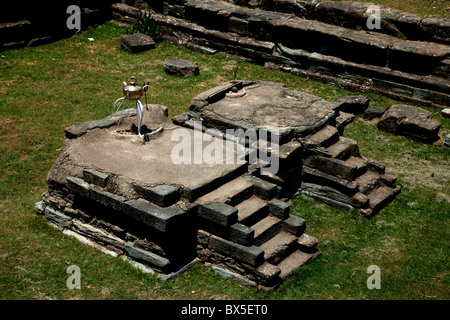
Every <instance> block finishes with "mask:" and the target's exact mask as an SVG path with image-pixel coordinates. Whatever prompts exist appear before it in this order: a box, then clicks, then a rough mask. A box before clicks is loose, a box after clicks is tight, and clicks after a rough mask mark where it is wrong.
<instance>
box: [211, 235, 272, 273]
mask: <svg viewBox="0 0 450 320" xmlns="http://www.w3.org/2000/svg"><path fill="white" fill-rule="evenodd" d="M209 248H210V249H212V250H215V251H217V252H219V253H221V254H224V255H226V256H229V257H231V258H234V259H237V260H239V261H242V262H245V263H248V264H249V265H251V266H259V265H260V264H261V263H262V262H263V261H264V251H263V250H262V249H261V248H259V247H256V246H250V247H246V246H242V245H239V244H236V243H233V242H231V241H228V240H225V239H222V238H219V237H217V236H214V235H211V237H210V239H209Z"/></svg>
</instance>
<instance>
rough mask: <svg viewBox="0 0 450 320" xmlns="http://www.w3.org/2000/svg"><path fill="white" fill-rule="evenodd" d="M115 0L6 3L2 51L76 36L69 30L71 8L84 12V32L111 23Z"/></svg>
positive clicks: (0, 28) (0, 16)
mask: <svg viewBox="0 0 450 320" xmlns="http://www.w3.org/2000/svg"><path fill="white" fill-rule="evenodd" d="M113 2H115V1H111V0H101V1H67V0H64V1H58V2H57V3H46V2H38V1H34V2H31V3H30V4H27V5H22V4H21V3H17V2H16V3H5V4H2V10H1V11H2V12H1V13H0V51H3V50H8V49H14V48H20V47H26V46H37V45H41V44H45V43H49V42H53V41H56V40H59V39H62V38H66V37H70V36H72V35H74V34H75V33H76V32H77V31H78V30H77V29H73V30H70V29H68V28H67V25H66V22H67V19H68V18H69V16H70V14H68V13H67V8H68V7H69V6H70V5H78V6H79V7H80V9H81V30H86V29H87V28H88V27H92V26H95V25H101V24H103V23H105V22H106V21H109V20H111V3H113Z"/></svg>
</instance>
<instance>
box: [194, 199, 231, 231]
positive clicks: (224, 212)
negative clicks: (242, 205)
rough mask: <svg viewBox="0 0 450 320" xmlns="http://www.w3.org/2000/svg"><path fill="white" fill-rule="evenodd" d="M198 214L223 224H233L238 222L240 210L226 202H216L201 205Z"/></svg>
mask: <svg viewBox="0 0 450 320" xmlns="http://www.w3.org/2000/svg"><path fill="white" fill-rule="evenodd" d="M197 216H199V217H201V218H204V219H207V220H209V221H211V222H213V223H217V224H219V225H221V226H231V225H232V224H234V223H235V222H237V217H238V211H237V209H236V208H235V207H232V206H230V205H228V204H226V203H222V202H215V203H209V204H203V205H199V206H198V208H197Z"/></svg>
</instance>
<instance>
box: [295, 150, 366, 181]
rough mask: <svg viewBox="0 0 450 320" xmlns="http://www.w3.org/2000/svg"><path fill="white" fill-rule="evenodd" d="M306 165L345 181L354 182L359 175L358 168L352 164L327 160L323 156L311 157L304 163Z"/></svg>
mask: <svg viewBox="0 0 450 320" xmlns="http://www.w3.org/2000/svg"><path fill="white" fill-rule="evenodd" d="M303 164H304V165H306V166H308V167H311V168H313V169H317V170H319V171H322V172H325V173H327V174H330V175H335V176H338V177H340V178H343V179H347V180H353V179H354V178H355V177H356V174H357V170H358V168H357V166H356V165H354V164H352V163H346V162H345V161H343V160H339V159H334V158H326V157H322V156H317V155H314V156H310V157H308V158H306V159H305V160H304V162H303Z"/></svg>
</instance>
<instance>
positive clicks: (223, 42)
mask: <svg viewBox="0 0 450 320" xmlns="http://www.w3.org/2000/svg"><path fill="white" fill-rule="evenodd" d="M244 2H245V1H244ZM236 3H238V4H243V5H246V6H240V5H235V4H232V3H229V2H224V1H213V0H207V1H199V0H187V1H186V0H164V1H163V0H153V1H148V2H147V4H148V5H149V11H151V12H154V13H153V18H154V19H155V20H156V21H157V22H158V23H160V24H161V26H162V31H163V33H164V36H163V39H164V40H165V41H167V42H171V43H175V44H177V45H183V46H186V47H188V48H190V49H192V50H196V51H200V52H203V53H209V54H223V55H227V56H233V57H238V58H240V59H243V60H246V61H250V62H254V63H258V64H261V65H265V66H266V67H267V68H273V69H278V70H282V71H286V72H291V73H293V74H295V75H299V76H303V77H308V78H312V79H315V80H319V81H323V82H328V83H333V84H335V85H338V86H341V87H343V88H346V89H349V90H355V91H362V92H366V91H370V92H377V93H381V94H384V95H386V96H389V97H392V98H395V99H399V100H404V101H408V102H410V103H415V104H419V105H425V106H434V107H439V108H442V107H444V106H447V105H448V104H449V101H450V95H449V94H448V92H450V82H449V81H448V75H449V64H450V46H449V45H448V44H446V43H447V42H448V39H449V37H448V35H447V33H448V30H449V28H448V19H437V18H436V19H434V18H433V19H426V18H423V17H419V16H414V15H410V14H404V13H401V12H399V11H396V10H392V9H389V8H386V7H382V10H381V16H382V17H383V20H382V21H384V22H382V28H381V31H386V34H383V33H380V32H373V31H370V30H369V31H367V30H364V28H365V26H366V24H365V20H364V19H366V18H365V16H364V12H365V9H367V7H368V5H369V4H368V3H365V4H362V3H347V2H346V3H340V2H337V3H335V2H329V1H325V2H320V3H319V2H318V1H311V0H310V1H277V2H270V1H267V2H265V1H250V2H245V3H243V2H236ZM251 3H254V4H258V3H259V5H260V6H262V7H263V8H269V9H274V10H278V11H268V10H261V9H254V8H249V7H247V6H248V5H249V4H251ZM270 3H276V5H275V6H274V5H272V6H271V5H270ZM282 4H284V5H285V6H284V7H283V6H281V5H282ZM300 5H302V6H303V7H302V8H304V10H303V11H302V10H300V9H298V8H300V7H299V6H300ZM293 6H294V7H295V8H297V9H295V8H294V7H293ZM112 10H113V17H114V18H115V19H116V20H117V21H119V22H121V23H124V24H126V23H132V21H133V17H135V16H136V15H137V13H138V11H139V10H138V9H137V8H133V7H129V6H126V5H124V4H115V5H113V6H112ZM281 11H287V12H289V13H286V12H281ZM362 20H364V21H362ZM388 24H389V28H388V27H386V26H387V25H388ZM395 30H398V32H397V31H395ZM394 31H395V32H394ZM424 40H426V41H424Z"/></svg>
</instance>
